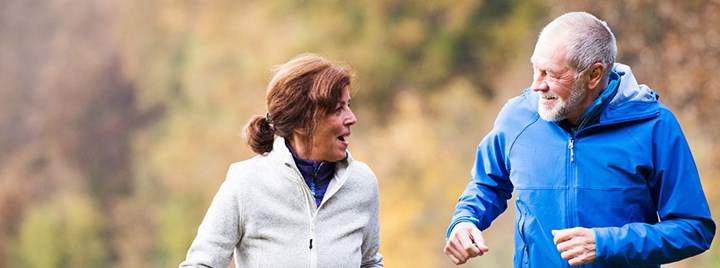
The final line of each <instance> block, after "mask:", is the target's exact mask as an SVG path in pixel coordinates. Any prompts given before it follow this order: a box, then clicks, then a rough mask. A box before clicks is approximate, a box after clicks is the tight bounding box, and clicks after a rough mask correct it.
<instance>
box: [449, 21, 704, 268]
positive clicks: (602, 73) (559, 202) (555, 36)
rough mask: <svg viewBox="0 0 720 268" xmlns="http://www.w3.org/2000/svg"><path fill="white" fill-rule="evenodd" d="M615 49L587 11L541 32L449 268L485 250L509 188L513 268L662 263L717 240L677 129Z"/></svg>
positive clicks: (485, 161)
mask: <svg viewBox="0 0 720 268" xmlns="http://www.w3.org/2000/svg"><path fill="white" fill-rule="evenodd" d="M616 50H617V49H616V45H615V37H614V35H613V34H612V32H611V31H610V29H609V28H608V26H607V25H606V24H605V23H604V22H603V21H600V20H598V19H597V18H596V17H594V16H593V15H591V14H588V13H584V12H573V13H567V14H564V15H562V16H560V17H558V18H556V19H555V20H553V21H552V22H550V24H548V25H547V26H546V27H545V28H544V29H543V30H542V31H541V33H540V36H539V38H538V42H537V44H536V46H535V51H534V53H533V55H532V57H531V59H530V61H531V63H532V65H533V82H532V85H531V86H530V88H529V89H526V90H525V91H524V92H523V94H522V95H521V96H518V97H515V98H513V99H511V100H510V101H508V103H507V104H506V105H505V107H504V108H503V109H502V110H501V111H500V114H499V115H498V117H497V120H496V122H495V126H494V128H493V129H492V131H490V133H489V134H488V135H487V136H486V137H485V138H484V139H483V140H482V141H481V142H480V145H479V146H478V149H477V159H476V161H475V165H474V167H473V169H472V172H471V175H472V178H471V181H470V183H469V184H468V185H467V188H466V189H465V191H464V192H463V194H462V196H461V197H460V199H459V201H458V204H457V207H456V209H455V214H454V216H453V218H452V222H451V224H450V226H449V228H448V232H447V243H446V246H445V254H446V255H447V256H448V257H449V258H450V260H451V261H452V262H453V263H455V264H463V263H465V262H466V261H467V260H468V259H469V258H472V257H476V256H482V255H483V254H485V253H487V252H488V250H489V248H488V246H487V245H486V244H485V240H484V239H483V234H482V232H481V231H484V230H485V229H487V228H488V227H490V223H491V222H492V221H493V220H494V219H495V218H497V217H498V215H500V214H501V213H502V212H503V211H505V209H506V208H507V200H508V199H510V197H511V194H512V191H513V190H515V191H516V193H517V201H516V210H515V214H516V216H515V257H514V260H513V262H514V266H515V267H526V266H530V267H567V266H568V265H571V266H576V265H583V264H585V266H583V267H627V266H633V267H638V266H639V267H659V265H660V264H663V263H669V262H674V261H677V260H681V259H683V258H687V257H690V256H693V255H696V254H699V253H701V252H703V251H705V250H707V249H708V248H709V247H710V243H711V242H712V239H713V236H714V234H715V223H714V222H713V220H712V218H711V216H710V210H709V207H708V203H707V200H706V198H705V195H704V193H703V190H702V186H701V184H700V179H699V175H698V171H697V168H696V166H695V163H694V160H693V156H692V154H691V152H690V149H689V147H688V144H687V141H686V139H685V137H684V135H683V133H682V130H681V129H680V125H679V124H678V122H677V120H676V118H675V117H674V115H673V114H672V112H671V111H670V110H669V109H668V108H667V107H666V106H665V105H663V104H662V103H660V102H659V101H658V95H657V94H656V93H655V92H654V91H652V90H651V89H650V88H648V87H646V86H645V85H638V83H637V81H636V80H635V77H634V76H633V74H632V72H631V70H630V68H629V67H628V66H625V65H622V64H615V54H616Z"/></svg>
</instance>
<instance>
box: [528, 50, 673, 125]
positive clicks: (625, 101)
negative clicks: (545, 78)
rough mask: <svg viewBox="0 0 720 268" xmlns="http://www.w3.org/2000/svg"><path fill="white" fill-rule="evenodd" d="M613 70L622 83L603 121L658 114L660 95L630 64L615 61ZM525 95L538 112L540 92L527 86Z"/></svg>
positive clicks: (603, 116) (604, 113)
mask: <svg viewBox="0 0 720 268" xmlns="http://www.w3.org/2000/svg"><path fill="white" fill-rule="evenodd" d="M613 72H615V73H617V74H618V75H619V77H620V83H619V85H618V88H617V93H615V96H614V97H613V98H612V99H611V100H610V102H609V103H608V104H607V107H605V110H604V111H603V112H602V113H601V114H600V122H601V123H603V122H617V121H619V122H624V121H630V120H635V119H640V118H647V117H651V116H654V115H657V113H658V110H659V108H660V106H659V102H658V98H659V95H658V94H657V93H655V91H653V90H652V89H650V88H649V87H648V86H646V85H644V84H638V82H637V80H636V79H635V76H634V75H633V73H632V70H631V69H630V66H627V65H624V64H621V63H615V65H614V66H613ZM523 95H524V96H525V98H526V99H527V100H528V101H529V105H530V107H531V108H532V109H533V110H534V111H535V112H536V113H537V110H538V101H539V99H540V94H539V93H537V92H535V91H533V90H532V89H530V88H526V89H525V90H524V92H523ZM589 108H590V107H589ZM589 108H588V109H589Z"/></svg>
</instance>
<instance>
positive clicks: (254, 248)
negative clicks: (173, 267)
mask: <svg viewBox="0 0 720 268" xmlns="http://www.w3.org/2000/svg"><path fill="white" fill-rule="evenodd" d="M378 198H379V194H378V184H377V178H376V177H375V174H373V172H372V170H370V168H369V167H368V166H367V165H366V164H365V163H362V162H360V161H355V160H353V159H352V157H351V156H350V154H349V153H348V157H347V158H346V159H345V160H342V161H339V162H337V164H336V171H335V175H334V177H333V179H332V181H331V182H330V185H329V186H328V189H327V192H326V194H325V197H324V199H323V200H322V203H320V206H319V207H317V206H316V204H315V200H314V198H313V196H312V194H311V192H310V189H309V188H308V186H307V184H305V181H304V180H303V177H302V175H301V174H300V171H299V170H298V168H297V166H296V165H295V161H294V160H293V157H292V155H291V154H290V152H289V151H288V149H287V147H285V141H284V139H283V138H277V139H276V140H275V143H274V144H273V150H272V151H271V152H270V153H267V154H264V155H258V156H256V157H253V158H251V159H249V160H246V161H241V162H237V163H234V164H232V165H231V166H230V169H229V170H228V173H227V177H226V179H225V182H223V184H222V185H221V186H220V189H219V190H218V192H217V194H216V195H215V198H214V199H213V201H212V204H211V205H210V208H209V209H208V211H207V214H206V215H205V218H204V219H203V221H202V223H201V224H200V227H199V228H198V234H197V237H195V240H194V241H193V243H192V245H191V246H190V250H188V253H187V258H186V260H185V261H184V262H183V263H181V264H180V267H222V268H224V267H227V266H228V264H229V263H230V260H231V256H232V254H233V251H234V253H235V264H236V266H237V267H310V268H314V267H383V261H382V255H380V253H378V248H379V247H380V226H379V222H378V210H379V199H378Z"/></svg>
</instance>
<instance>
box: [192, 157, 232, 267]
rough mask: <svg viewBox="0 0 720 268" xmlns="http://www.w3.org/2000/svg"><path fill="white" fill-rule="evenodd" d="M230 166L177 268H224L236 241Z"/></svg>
mask: <svg viewBox="0 0 720 268" xmlns="http://www.w3.org/2000/svg"><path fill="white" fill-rule="evenodd" d="M233 169H234V168H233V166H231V167H230V170H229V171H228V175H227V178H226V180H225V181H224V182H223V184H222V185H221V186H220V189H219V190H218V192H217V194H216V195H215V198H214V199H213V201H212V203H211V204H210V208H209V209H208V211H207V213H206V214H205V218H204V219H203V221H202V223H201V224H200V227H199V228H198V233H197V236H196V237H195V240H194V241H193V242H192V245H191V246H190V249H189V250H188V253H187V257H186V259H185V261H184V262H182V263H181V264H180V267H228V265H229V264H230V261H231V258H232V253H233V250H234V249H235V245H237V244H238V242H239V241H240V237H241V236H242V230H241V228H240V214H241V211H240V208H239V202H238V191H237V187H238V185H237V180H233V179H232V178H231V177H232V176H231V175H232V174H233V172H234V171H233Z"/></svg>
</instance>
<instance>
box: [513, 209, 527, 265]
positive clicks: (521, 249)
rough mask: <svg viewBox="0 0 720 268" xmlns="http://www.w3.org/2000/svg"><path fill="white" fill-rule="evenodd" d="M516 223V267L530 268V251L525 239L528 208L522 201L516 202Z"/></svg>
mask: <svg viewBox="0 0 720 268" xmlns="http://www.w3.org/2000/svg"><path fill="white" fill-rule="evenodd" d="M515 206H516V209H517V210H516V213H517V216H516V219H515V220H516V221H515V260H514V261H513V262H514V263H515V267H530V250H529V248H528V244H527V240H526V239H525V221H526V219H527V217H528V215H527V208H526V207H525V205H524V204H523V203H522V202H521V201H516V203H515Z"/></svg>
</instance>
